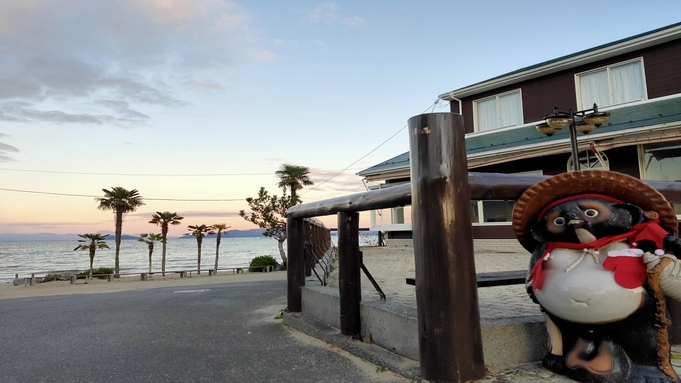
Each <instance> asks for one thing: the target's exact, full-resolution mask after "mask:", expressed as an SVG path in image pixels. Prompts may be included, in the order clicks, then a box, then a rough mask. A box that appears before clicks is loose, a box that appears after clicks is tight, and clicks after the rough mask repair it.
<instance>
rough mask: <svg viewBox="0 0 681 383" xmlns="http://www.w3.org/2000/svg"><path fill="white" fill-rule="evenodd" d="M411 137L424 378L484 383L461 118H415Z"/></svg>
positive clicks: (451, 115)
mask: <svg viewBox="0 0 681 383" xmlns="http://www.w3.org/2000/svg"><path fill="white" fill-rule="evenodd" d="M409 137H410V139H409V141H410V158H411V160H410V161H411V190H412V233H413V236H414V257H415V260H416V307H417V313H418V337H419V338H418V339H419V355H420V364H421V374H422V376H423V377H424V378H426V379H428V380H430V381H441V382H464V381H469V380H477V379H482V378H483V377H484V376H485V362H484V359H483V354H482V335H481V329H480V313H479V308H478V293H477V284H476V275H475V263H474V259H473V232H472V227H471V221H470V193H471V191H470V186H469V184H468V168H467V161H466V146H465V141H464V123H463V117H461V116H460V115H458V114H454V113H433V114H423V115H419V116H415V117H412V118H411V119H409Z"/></svg>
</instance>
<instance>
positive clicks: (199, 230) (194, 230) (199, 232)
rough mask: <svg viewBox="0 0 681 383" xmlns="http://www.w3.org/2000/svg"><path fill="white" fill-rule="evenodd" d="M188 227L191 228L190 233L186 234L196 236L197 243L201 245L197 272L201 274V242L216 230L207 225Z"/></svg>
mask: <svg viewBox="0 0 681 383" xmlns="http://www.w3.org/2000/svg"><path fill="white" fill-rule="evenodd" d="M187 229H188V230H189V233H187V234H185V235H193V236H194V237H196V244H197V245H198V246H199V257H198V263H199V267H198V268H197V270H196V273H197V274H201V242H203V237H205V236H206V235H210V234H215V232H214V231H213V229H212V228H211V227H210V226H206V225H189V226H187Z"/></svg>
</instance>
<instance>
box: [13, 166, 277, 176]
mask: <svg viewBox="0 0 681 383" xmlns="http://www.w3.org/2000/svg"><path fill="white" fill-rule="evenodd" d="M0 170H6V171H10V172H26V173H52V174H76V175H91V176H131V177H218V176H264V175H272V174H273V173H271V172H270V173H204V174H154V173H95V172H90V173H87V172H65V171H55V170H30V169H8V168H0Z"/></svg>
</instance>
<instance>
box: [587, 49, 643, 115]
mask: <svg viewBox="0 0 681 383" xmlns="http://www.w3.org/2000/svg"><path fill="white" fill-rule="evenodd" d="M636 61H638V62H640V63H641V78H642V82H643V98H642V99H639V100H631V101H627V102H623V103H619V104H614V103H612V98H613V96H612V79H611V77H610V70H611V68H613V67H617V66H620V65H626V64H629V63H632V62H636ZM644 64H645V63H644V61H643V57H636V58H633V59H630V60H625V61H620V62H616V63H612V64H608V65H604V66H602V67H598V68H593V69H589V70H587V71H584V72H579V73H575V75H574V81H575V93H576V94H575V96H576V97H577V109H578V110H584V109H591V108H592V107H593V105H584V103H583V101H582V89H581V85H580V81H579V77H580V76H583V75H588V74H590V73H595V72H599V71H602V70H603V69H605V70H606V72H607V74H608V95H609V96H610V102H611V103H610V104H609V105H603V106H602V107H603V108H608V107H611V106H617V105H624V104H629V103H632V102H638V101H644V100H648V84H647V81H646V69H645V65H644ZM600 107H601V105H599V109H600Z"/></svg>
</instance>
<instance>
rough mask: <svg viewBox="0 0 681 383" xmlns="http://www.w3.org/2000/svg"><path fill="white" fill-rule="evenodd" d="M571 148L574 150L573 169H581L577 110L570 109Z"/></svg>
mask: <svg viewBox="0 0 681 383" xmlns="http://www.w3.org/2000/svg"><path fill="white" fill-rule="evenodd" d="M569 133H570V150H571V151H572V169H573V170H574V171H579V147H578V146H577V130H576V129H575V112H573V111H572V109H570V128H569Z"/></svg>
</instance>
